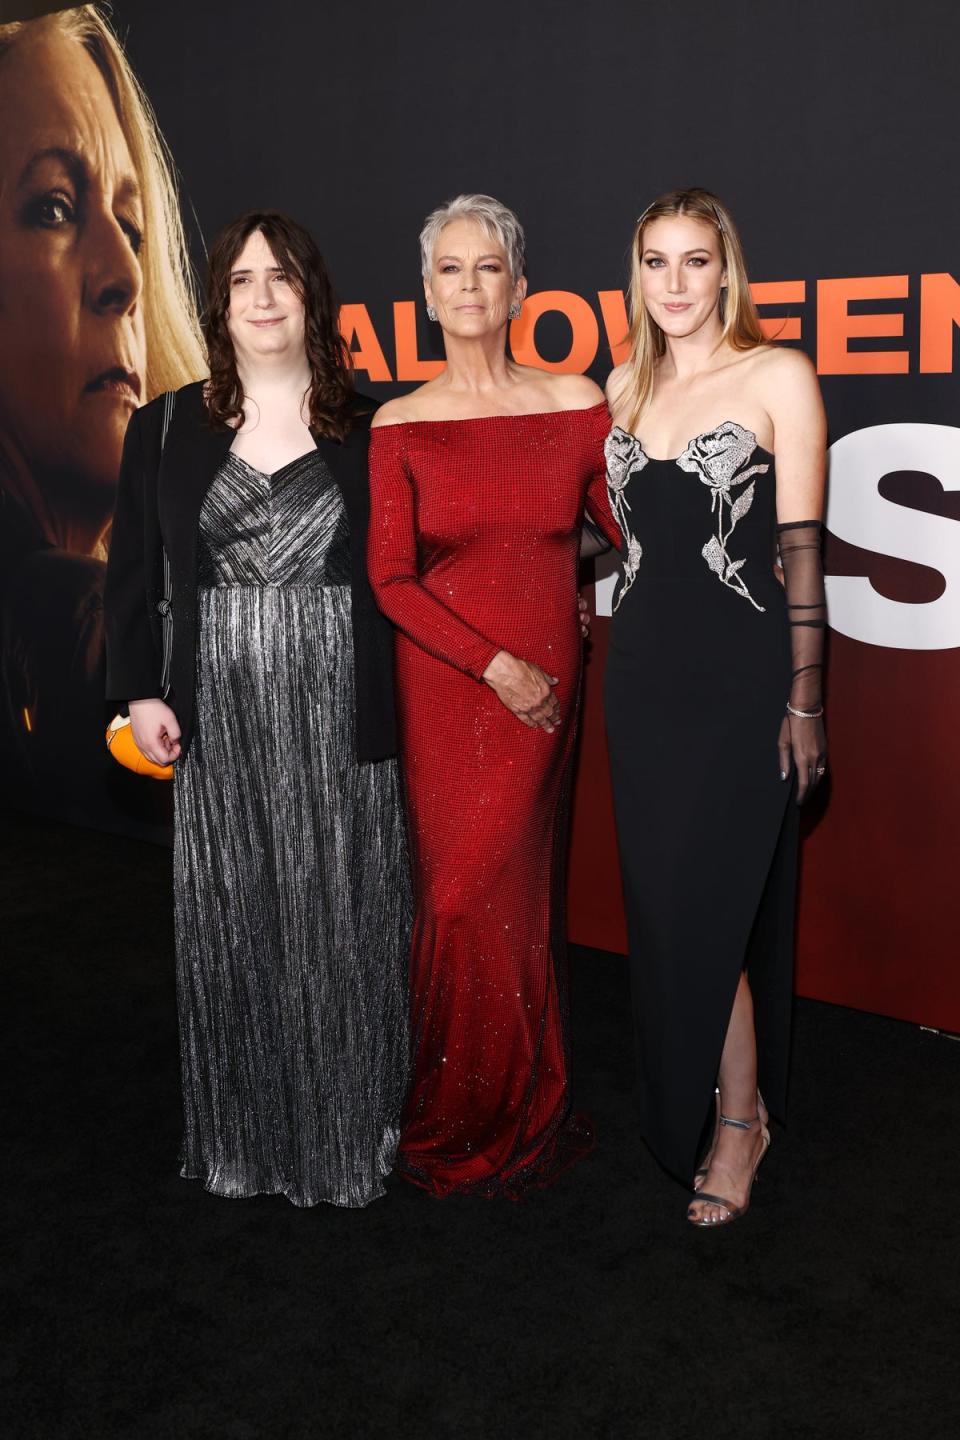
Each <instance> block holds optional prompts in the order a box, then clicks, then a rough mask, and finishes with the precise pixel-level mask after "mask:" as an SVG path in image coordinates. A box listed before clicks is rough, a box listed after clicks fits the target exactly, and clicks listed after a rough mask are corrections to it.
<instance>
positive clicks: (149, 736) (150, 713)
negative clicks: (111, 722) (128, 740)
mask: <svg viewBox="0 0 960 1440" xmlns="http://www.w3.org/2000/svg"><path fill="white" fill-rule="evenodd" d="M130 729H131V730H132V731H133V738H134V740H135V741H136V742H137V749H138V750H140V751H141V752H142V753H143V754H144V755H146V757H147V759H148V760H152V761H153V763H154V765H170V764H172V762H173V761H174V760H176V759H177V758H178V757H179V755H180V722H179V721H178V719H177V717H176V715H175V714H174V713H173V711H172V710H171V709H170V706H169V705H167V704H165V703H164V701H163V700H131V701H130Z"/></svg>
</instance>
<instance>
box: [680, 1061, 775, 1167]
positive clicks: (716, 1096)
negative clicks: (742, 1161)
mask: <svg viewBox="0 0 960 1440" xmlns="http://www.w3.org/2000/svg"><path fill="white" fill-rule="evenodd" d="M713 1103H714V1106H715V1107H716V1119H715V1120H714V1122H713V1136H712V1138H711V1140H710V1144H709V1145H708V1146H707V1149H706V1152H705V1154H704V1157H703V1160H702V1161H701V1163H700V1167H699V1169H697V1170H694V1172H693V1188H694V1190H699V1189H700V1187H701V1186H702V1185H703V1182H704V1180H706V1178H707V1174H708V1172H709V1170H710V1161H711V1160H712V1159H713V1152H714V1150H716V1148H717V1135H718V1134H719V1132H720V1086H719V1085H717V1086H716V1087H715V1088H714V1092H713ZM766 1109H767V1102H766V1101H765V1100H764V1098H763V1096H762V1095H761V1094H760V1091H759V1090H758V1091H757V1116H758V1117H760V1111H761V1110H766ZM769 1119H770V1115H769V1112H768V1114H767V1120H764V1121H763V1123H764V1124H766V1123H767V1121H768V1120H769Z"/></svg>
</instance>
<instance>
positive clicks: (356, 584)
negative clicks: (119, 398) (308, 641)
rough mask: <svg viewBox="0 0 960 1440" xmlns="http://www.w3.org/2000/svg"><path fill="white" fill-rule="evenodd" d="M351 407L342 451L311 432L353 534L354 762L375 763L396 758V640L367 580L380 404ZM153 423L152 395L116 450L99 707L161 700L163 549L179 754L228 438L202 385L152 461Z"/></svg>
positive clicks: (186, 396) (188, 731) (189, 717)
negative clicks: (204, 559) (201, 555)
mask: <svg viewBox="0 0 960 1440" xmlns="http://www.w3.org/2000/svg"><path fill="white" fill-rule="evenodd" d="M354 406H355V415H354V420H353V426H352V428H351V430H350V433H349V434H348V436H347V438H346V440H345V441H344V442H343V444H342V445H341V444H338V443H337V442H336V441H334V440H328V439H325V438H324V437H323V436H322V435H319V434H317V433H316V432H315V431H314V432H312V433H313V439H314V443H315V444H316V446H317V449H318V450H319V451H320V453H321V454H322V455H323V458H324V460H325V461H326V463H327V465H328V466H329V468H330V470H331V472H332V473H333V475H334V478H335V479H336V481H337V483H338V485H339V486H340V490H341V492H342V494H343V500H344V505H345V507H346V512H347V520H348V522H349V525H350V547H351V551H352V557H353V558H352V566H353V574H352V580H351V593H352V616H353V652H354V668H355V688H356V697H355V698H356V739H357V757H358V759H359V760H382V759H385V758H386V757H387V756H390V755H393V754H395V752H396V721H395V715H394V704H393V631H392V627H391V626H390V623H389V621H388V620H386V619H385V618H384V616H383V615H382V614H381V613H380V611H379V610H378V609H377V607H376V604H375V602H374V599H373V592H372V591H371V589H370V582H369V581H368V579H367V528H368V526H369V523H370V492H369V486H368V479H367V451H368V449H369V443H370V418H371V416H372V414H373V412H374V410H375V409H376V408H377V406H376V402H375V401H373V400H367V399H365V398H364V397H362V396H356V397H355V401H354ZM162 420H163V400H162V397H160V398H158V399H156V400H153V401H151V403H150V404H149V405H144V406H143V408H142V409H140V410H137V411H135V412H134V414H133V415H132V416H131V418H130V424H129V425H128V427H127V435H126V439H125V441H124V446H123V460H122V462H121V466H120V482H119V488H118V491H117V505H116V510H115V512H114V517H113V531H112V534H111V538H110V557H109V560H108V562H107V580H106V587H105V591H104V621H105V626H104V628H105V632H106V642H107V698H108V699H110V700H114V701H117V702H119V703H121V704H126V703H127V702H129V701H130V700H143V699H148V698H151V697H154V696H159V694H160V676H161V666H162V633H161V623H160V616H159V608H158V607H159V606H160V603H161V601H162V599H163V551H162V548H161V546H163V547H165V548H166V552H167V556H168V559H169V561H170V574H171V594H172V611H173V654H172V663H171V668H170V681H171V683H170V693H169V695H168V697H167V698H168V702H169V704H170V706H171V708H172V709H173V710H174V711H175V712H176V716H177V719H178V720H179V721H180V728H181V731H182V737H181V742H180V743H181V746H182V751H181V753H182V754H184V755H185V754H186V752H187V748H188V747H189V744H190V738H191V735H192V734H193V722H194V686H195V670H196V654H197V533H198V525H199V519H200V506H201V505H202V503H203V497H204V495H205V494H206V492H207V487H208V486H209V484H210V482H211V480H212V479H213V477H214V474H215V473H216V470H217V467H218V466H219V465H220V463H221V461H222V460H223V457H224V456H225V455H226V453H227V451H228V450H229V448H230V445H231V444H232V442H233V438H234V435H235V433H236V432H235V431H234V430H232V429H231V428H230V427H229V426H227V425H224V426H218V427H213V426H211V425H210V423H209V421H208V420H207V414H206V409H205V407H204V404H203V382H202V381H198V382H197V383H196V384H193V385H186V386H184V388H183V389H182V390H178V391H177V398H176V403H175V405H174V411H173V419H172V420H171V422H170V430H169V433H168V434H167V439H166V444H165V445H164V447H163V454H162V456H161V453H160V435H161V425H162Z"/></svg>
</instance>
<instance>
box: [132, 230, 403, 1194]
mask: <svg viewBox="0 0 960 1440" xmlns="http://www.w3.org/2000/svg"><path fill="white" fill-rule="evenodd" d="M207 334H208V343H209V347H210V366H211V380H210V381H208V382H207V384H206V386H205V387H204V386H190V387H187V388H186V389H185V390H183V391H180V392H178V394H177V396H176V400H175V403H174V406H173V416H172V421H171V423H170V428H169V432H168V433H167V436H166V439H165V440H163V439H162V436H161V435H159V434H158V433H157V431H158V419H157V417H156V416H151V415H150V412H151V411H155V410H157V409H158V406H157V405H151V406H147V407H145V408H144V410H143V411H140V412H138V413H137V414H136V415H135V416H134V418H133V421H132V422H131V431H135V433H134V434H132V435H128V440H127V449H126V454H125V463H124V473H123V477H122V480H121V498H120V502H119V503H118V510H117V520H116V530H115V537H114V538H115V544H114V547H113V548H112V553H111V582H112V583H108V595H107V628H108V645H109V658H110V662H111V664H110V670H111V677H110V678H111V682H112V683H111V688H112V689H113V690H114V691H115V692H116V691H118V690H122V691H123V692H124V693H123V696H122V698H124V699H126V700H127V701H128V702H130V710H131V719H132V723H133V727H134V734H135V738H136V739H137V741H138V743H139V744H140V747H141V749H143V750H144V751H145V752H146V753H147V754H148V755H151V756H152V758H156V759H159V760H167V759H174V760H175V762H176V763H175V775H174V793H175V813H176V830H175V849H174V897H175V926H176V949H177V990H178V1005H179V1017H180V1035H181V1058H182V1074H183V1091H184V1111H185V1138H184V1149H183V1157H182V1171H181V1173H182V1174H183V1175H184V1176H187V1177H189V1178H195V1179H199V1180H202V1182H203V1183H204V1185H205V1186H206V1188H207V1189H208V1190H210V1191H212V1192H213V1193H215V1194H218V1195H226V1196H246V1195H254V1194H263V1193H268V1194H284V1195H286V1196H287V1197H288V1198H289V1199H290V1200H292V1201H293V1203H294V1204H296V1205H313V1204H316V1203H318V1202H319V1201H329V1202H331V1203H333V1204H337V1205H345V1206H361V1205H365V1204H366V1203H367V1202H368V1201H370V1200H372V1199H374V1198H375V1197H376V1196H378V1195H380V1194H382V1193H383V1181H384V1177H385V1176H386V1175H387V1173H388V1172H389V1170H390V1168H391V1166H392V1164H393V1159H394V1153H395V1150H396V1144H397V1138H398V1121H399V1115H400V1110H401V1106H402V1103H403V1098H404V1089H405V1081H406V1065H407V1019H406V965H407V955H408V949H409V937H410V917H411V904H410V892H409V881H408V870H407V851H406V841H405V833H404V823H403V814H402V807H401V800H400V793H399V787H398V779H397V772H396V762H395V761H394V760H393V759H392V758H388V757H389V754H390V752H391V751H392V747H393V715H392V694H391V672H390V646H391V637H390V634H389V630H388V628H387V627H385V626H384V624H383V622H382V620H381V619H380V617H379V615H378V614H377V612H376V609H375V606H374V605H373V602H372V597H371V596H370V594H369V587H368V585H367V582H366V575H365V566H364V557H365V548H366V533H365V531H366V523H367V522H366V516H367V492H366V446H367V439H368V432H369V419H370V413H371V412H372V410H373V408H374V407H373V405H372V404H371V403H366V404H365V403H364V402H362V401H361V400H360V399H359V398H358V397H356V396H355V395H354V394H353V392H352V390H351V388H350V386H349V376H348V374H347V372H346V369H345V365H344V360H343V352H342V350H341V348H340V343H339V339H338V336H337V332H336V309H335V306H334V304H333V301H332V295H331V293H330V290H329V282H328V281H327V279H326V272H325V268H324V267H323V261H322V259H321V257H320V256H319V253H318V252H317V250H316V247H315V246H314V244H313V242H312V241H311V240H310V237H309V236H308V235H307V234H306V232H305V231H303V230H302V229H301V228H300V227H299V226H297V225H295V224H294V223H293V222H292V221H290V220H289V219H287V218H286V217H283V216H278V215H274V214H255V215H251V216H245V217H243V218H242V219H241V220H240V221H237V222H235V223H234V224H233V225H232V226H230V227H228V229H227V230H226V231H225V232H224V233H223V234H222V235H221V236H220V237H219V239H218V241H217V243H216V245H215V246H214V248H213V250H212V252H211V275H210V295H209V304H208V317H207ZM158 404H159V402H158ZM338 432H339V433H338ZM151 460H155V463H156V472H157V478H156V480H155V482H154V489H155V492H156V497H157V499H156V500H154V501H152V503H153V505H154V507H155V508H158V510H159V531H160V534H161V536H162V540H163V544H164V547H165V549H166V552H167V555H168V558H169V563H170V568H171V571H172V576H173V584H172V611H173V621H174V625H173V641H172V657H171V658H172V663H171V665H170V671H171V674H170V683H171V689H170V692H169V694H168V695H167V698H166V699H162V698H159V697H160V695H161V694H162V687H161V688H160V689H157V688H154V689H153V690H152V693H151V691H150V689H148V688H145V686H146V684H147V676H148V674H149V673H150V671H149V661H144V657H143V656H142V655H140V654H138V653H137V650H136V645H135V641H134V637H135V635H136V634H137V633H138V632H139V633H140V634H141V635H142V633H143V631H144V629H145V628H149V627H144V626H143V625H142V624H141V617H137V618H136V619H133V618H128V619H127V621H126V623H125V622H124V614H125V609H128V608H130V607H129V606H128V605H126V603H125V602H127V600H128V596H127V591H128V589H129V586H128V585H125V583H124V582H125V579H126V576H127V573H128V571H129V570H130V559H129V555H128V552H129V551H130V550H131V549H132V548H135V546H136V535H137V533H139V535H140V536H141V537H142V536H143V535H144V533H145V532H147V533H148V532H149V525H147V526H145V525H144V523H143V510H144V504H146V507H147V508H148V509H149V507H150V504H151V498H150V494H149V492H150V485H149V481H148V480H147V479H146V477H147V475H148V472H150V471H151V469H152V466H151V464H150V461H151ZM135 493H136V494H138V495H139V497H140V507H139V510H138V509H137V507H136V506H135V505H134V503H133V500H132V498H131V497H132V496H134V494H135ZM117 546H119V549H118V550H117V554H116V557H115V556H114V553H113V550H115V549H117ZM140 558H141V569H142V568H143V565H144V564H147V567H148V568H149V557H146V556H144V555H143V554H141V557H140ZM148 588H149V585H148ZM141 593H142V592H141ZM162 608H163V607H162V602H161V609H162ZM111 633H112V639H111V638H110V637H111ZM153 651H154V658H156V656H158V655H161V656H162V645H156V644H154V645H153ZM138 665H142V666H143V673H142V678H141V676H140V674H138V673H137V666H138ZM131 687H132V688H131ZM141 696H142V697H143V698H139V697H141Z"/></svg>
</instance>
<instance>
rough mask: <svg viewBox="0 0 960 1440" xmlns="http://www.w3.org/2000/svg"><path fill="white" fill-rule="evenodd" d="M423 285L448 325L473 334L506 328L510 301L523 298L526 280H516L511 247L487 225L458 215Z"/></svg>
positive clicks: (465, 334)
mask: <svg viewBox="0 0 960 1440" xmlns="http://www.w3.org/2000/svg"><path fill="white" fill-rule="evenodd" d="M423 288H424V293H425V294H426V297H427V304H428V305H432V306H433V307H434V309H435V310H436V312H437V319H438V320H439V321H440V324H441V326H442V328H443V329H444V331H445V332H446V333H447V334H449V335H456V336H461V337H463V338H471V337H478V336H482V335H489V334H495V333H496V332H497V331H498V330H500V329H502V328H503V327H504V326H505V325H506V323H507V319H508V317H509V312H510V306H511V305H512V304H513V303H514V301H516V302H517V303H520V302H521V301H522V300H523V297H524V295H525V294H526V291H527V282H526V280H525V279H524V278H523V276H521V277H520V278H519V279H518V280H517V281H516V283H515V282H514V281H513V279H512V277H511V275H510V262H509V259H508V256H507V252H506V250H505V249H504V248H503V246H502V245H501V244H500V242H499V240H497V239H496V238H495V237H494V236H493V235H491V234H489V233H488V232H487V231H486V230H485V229H484V227H483V226H482V225H480V224H478V223H477V221H476V220H453V221H451V223H450V224H449V225H445V226H444V227H443V229H442V230H441V231H440V234H439V235H438V237H437V243H436V246H435V247H434V252H433V264H432V267H431V272H430V279H429V280H425V281H424V284H423Z"/></svg>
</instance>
